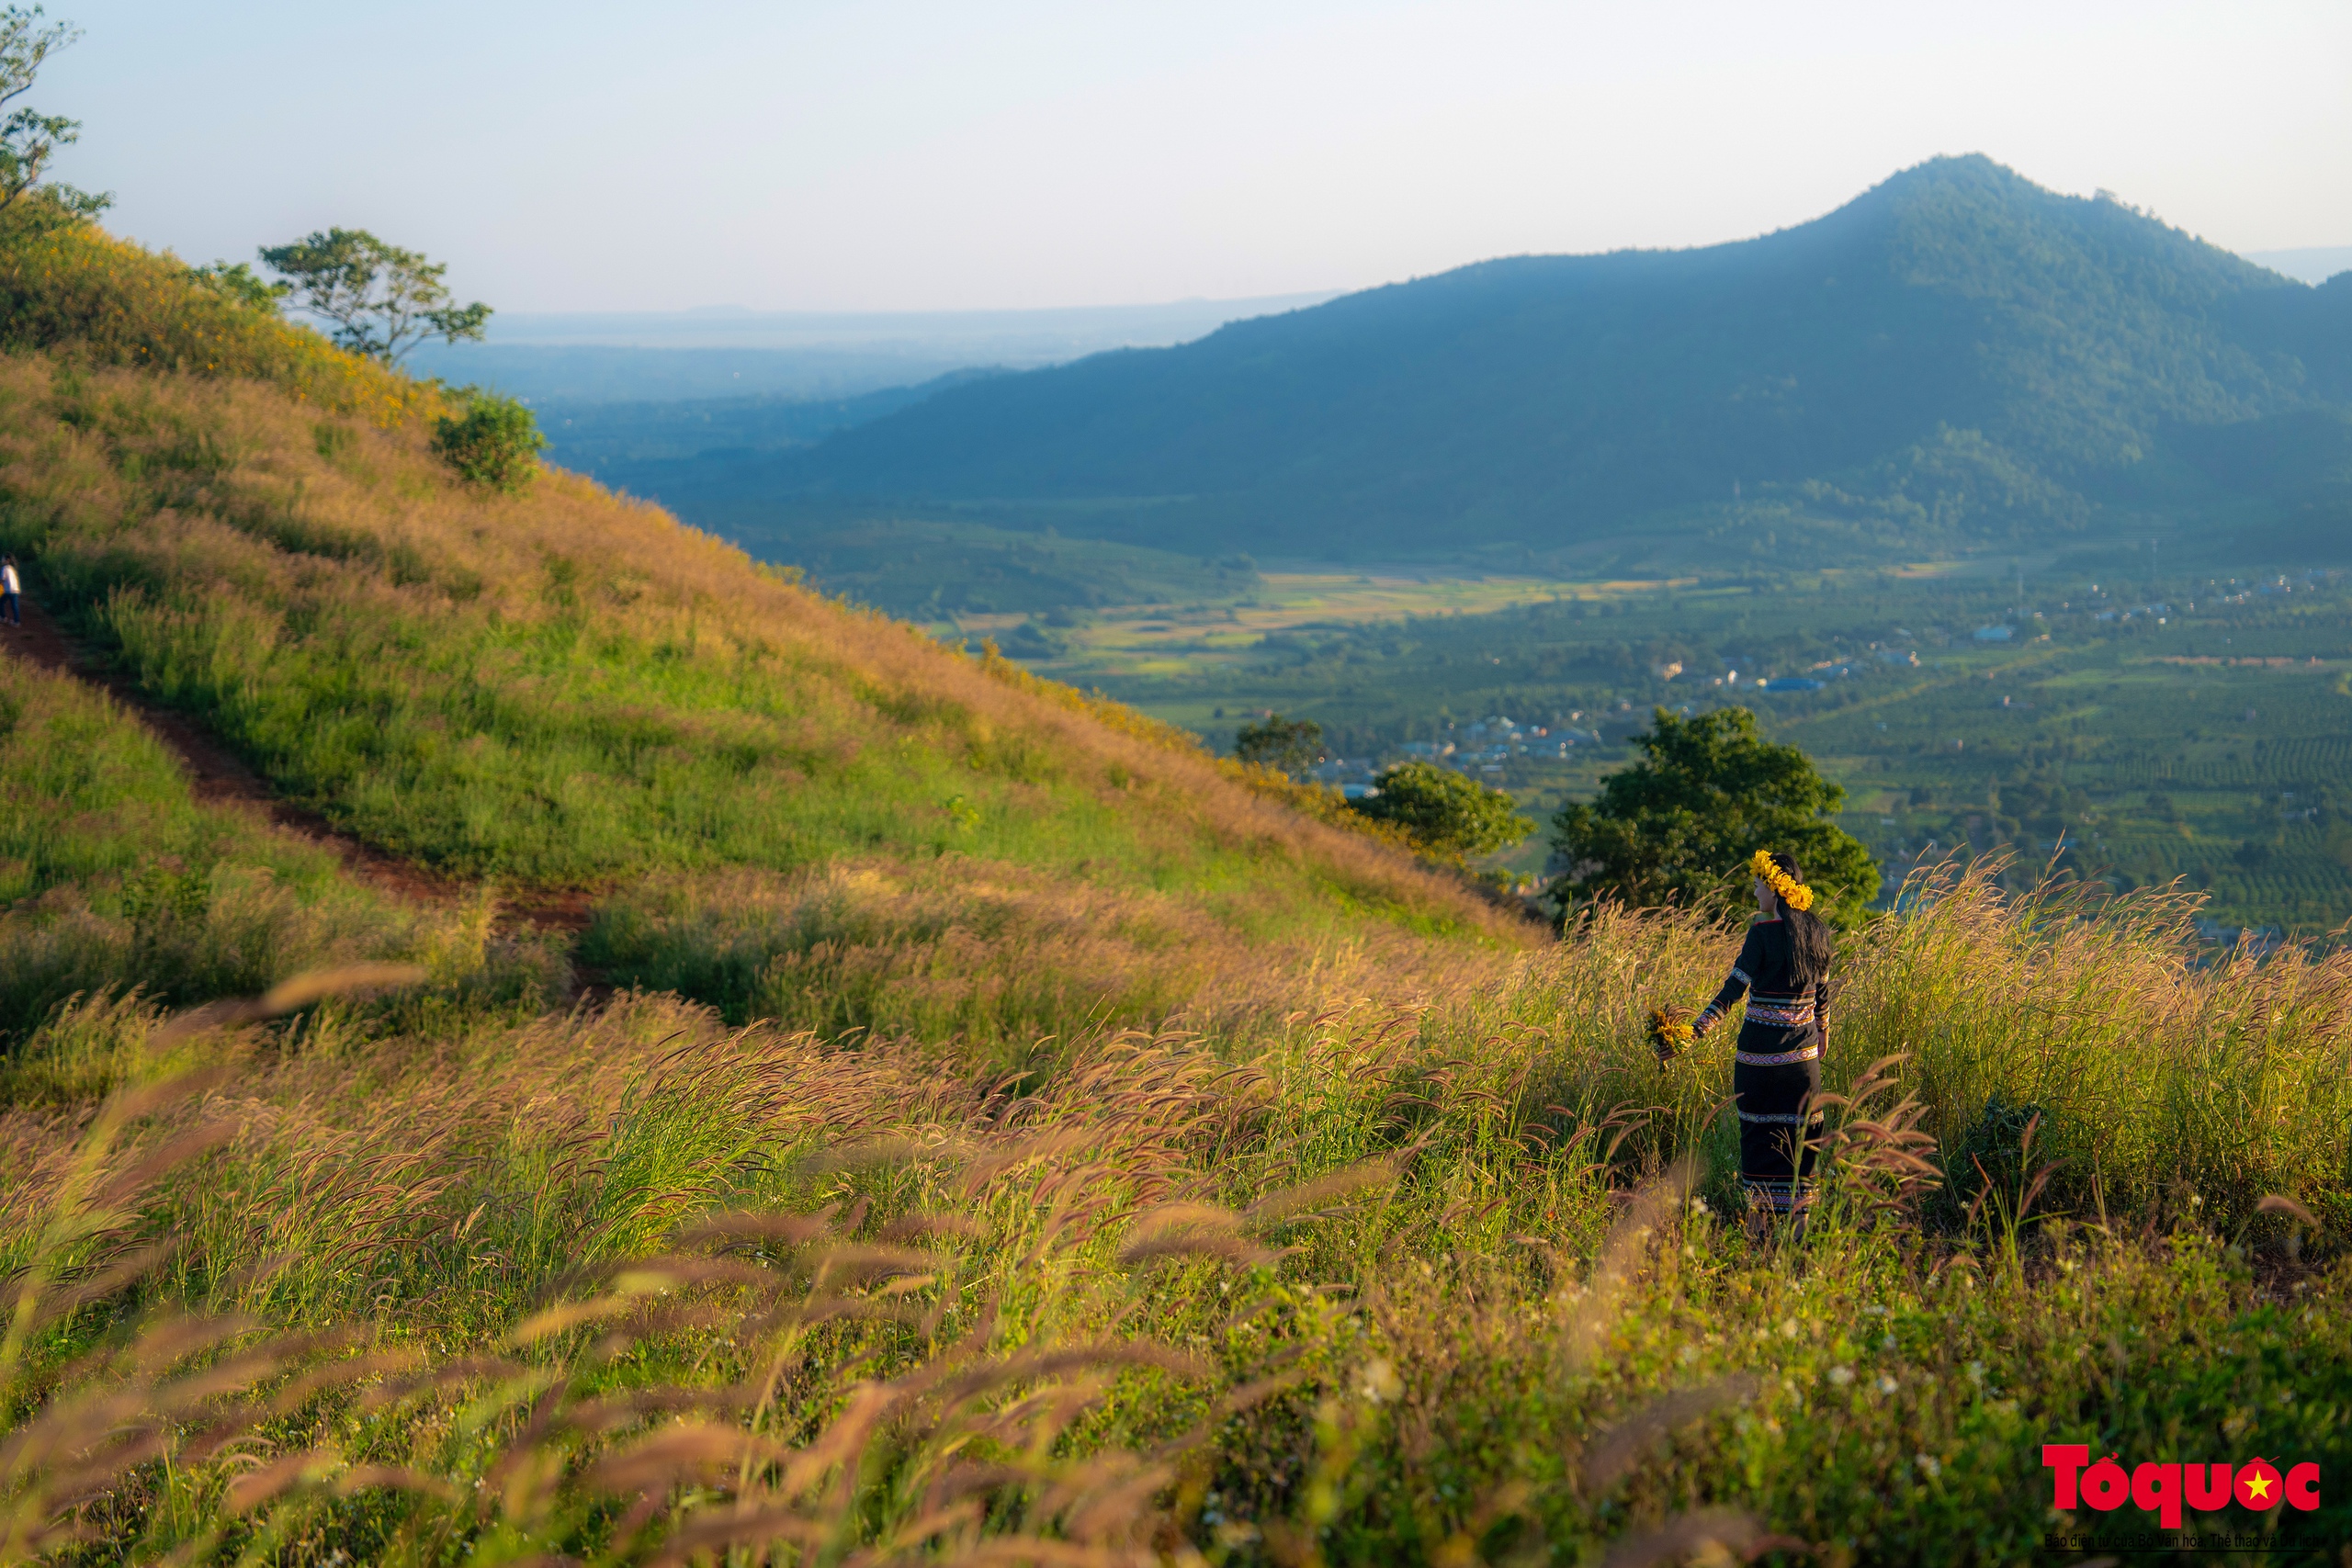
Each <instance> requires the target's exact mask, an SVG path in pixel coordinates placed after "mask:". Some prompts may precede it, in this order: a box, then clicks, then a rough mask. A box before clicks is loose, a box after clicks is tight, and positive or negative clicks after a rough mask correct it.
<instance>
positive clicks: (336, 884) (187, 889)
mask: <svg viewBox="0 0 2352 1568" xmlns="http://www.w3.org/2000/svg"><path fill="white" fill-rule="evenodd" d="M0 910H4V911H5V912H0V1039H6V1040H9V1041H12V1042H17V1043H21V1042H22V1041H23V1040H24V1039H25V1037H26V1036H27V1035H28V1034H29V1033H30V1032H32V1031H34V1030H35V1029H37V1028H38V1027H39V1026H40V1024H41V1023H42V1022H43V1021H45V1020H47V1019H48V1018H49V1017H50V1016H51V1013H52V1012H53V1011H54V1010H56V1009H57V1008H58V1007H59V1006H60V1005H61V1004H62V1003H63V1002H64V1001H65V1000H66V999H67V998H70V997H73V996H75V995H77V994H96V993H99V992H105V991H115V992H127V991H130V990H133V989H135V990H137V991H139V992H141V994H142V995H143V996H145V997H146V998H151V999H152V1000H153V1002H155V1003H157V1004H164V1005H171V1006H187V1005H191V1004H193V1003H196V1002H200V1001H204V1000H207V999H209V998H213V997H219V996H231V995H243V994H247V993H251V992H255V991H260V990H265V989H266V988H267V987H269V986H270V985H272V984H274V983H275V982H276V981H277V980H278V979H279V978H281V977H282V976H285V975H287V974H290V973H293V972H294V971H296V970H300V969H304V968H312V967H319V966H322V965H327V964H334V963H338V962H343V961H346V960H350V959H356V958H363V957H388V956H395V955H404V954H406V953H411V952H413V951H416V950H418V949H419V947H420V945H421V944H424V943H426V942H428V941H429V938H430V932H429V930H428V926H429V924H430V922H420V921H419V920H418V919H417V918H416V917H415V916H414V915H413V914H412V913H410V912H408V911H405V910H402V909H401V908H397V907H396V906H395V905H393V904H392V903H390V902H389V901H388V900H386V899H385V898H383V897H380V896H378V895H375V894H373V893H371V892H369V891H368V890H367V889H365V888H361V887H358V886H354V885H353V884H352V883H351V882H350V881H349V880H348V879H347V878H346V877H345V875H344V874H343V871H342V866H341V863H340V862H339V861H338V860H337V859H336V857H335V856H334V854H333V853H332V852H328V851H325V850H323V849H321V848H319V847H317V846H315V845H312V844H310V843H308V842H305V841H303V840H299V839H296V838H293V837H292V836H290V835H288V834H284V833H281V832H278V831H277V830H276V829H272V828H271V827H270V826H269V825H268V824H266V822H264V821H262V820H260V819H259V818H256V817H254V816H253V815H251V814H249V813H246V812H243V811H240V810H235V809H231V808H226V807H206V806H202V805H199V804H198V803H197V802H195V801H194V800H193V799H191V798H190V795H189V793H188V784H187V776H186V774H185V773H183V772H182V771H181V769H180V766H179V763H178V761H177V759H175V758H174V757H173V756H172V755H171V754H170V753H168V752H167V751H165V750H164V748H163V746H162V744H161V743H160V742H159V741H157V740H156V739H155V738H154V737H153V735H152V734H151V733H149V732H148V731H147V730H146V729H145V728H144V727H142V726H141V725H140V724H139V723H138V722H137V721H136V720H135V719H132V718H131V717H130V716H128V715H126V714H124V713H123V711H122V710H121V709H120V708H119V707H118V706H117V705H115V704H114V703H113V702H112V701H111V700H110V699H108V698H107V697H105V696H102V695H99V694H96V693H93V692H92V691H90V690H89V689H88V688H86V687H85V686H84V685H82V684H81V683H80V682H76V681H74V680H72V679H70V678H68V677H65V676H62V675H54V674H50V673H48V672H46V671H40V670H37V669H35V668H33V667H32V666H31V665H30V664H28V663H27V662H26V661H25V660H21V659H15V658H0Z"/></svg>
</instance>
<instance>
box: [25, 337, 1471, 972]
mask: <svg viewBox="0 0 2352 1568" xmlns="http://www.w3.org/2000/svg"><path fill="white" fill-rule="evenodd" d="M7 368H8V372H9V379H8V382H7V384H6V387H5V388H0V441H6V442H8V443H11V444H12V445H13V446H15V448H16V449H17V451H18V452H20V453H21V454H23V457H24V460H22V461H20V462H18V463H17V464H15V465H13V466H12V468H10V470H9V474H8V477H7V479H6V480H5V481H0V544H5V545H6V547H9V548H12V549H14V550H15V551H16V552H17V554H18V555H20V556H23V557H28V558H29V563H30V570H31V576H32V586H33V590H34V592H35V593H36V594H37V595H40V596H42V597H44V598H45V599H47V601H48V602H49V603H50V604H51V606H52V608H54V609H56V610H58V611H60V612H61V613H62V614H63V615H65V616H66V617H67V618H68V619H69V621H71V622H72V624H74V626H76V627H78V628H79V629H80V630H81V631H82V633H83V634H84V635H85V637H86V638H87V639H88V640H89V641H90V642H91V643H92V644H93V645H95V646H96V647H97V648H99V649H103V650H106V651H107V652H109V653H110V654H111V655H112V656H113V657H115V658H116V659H117V660H119V662H120V664H121V666H122V667H123V669H124V670H125V671H126V672H127V673H128V674H129V675H130V678H131V679H132V680H133V681H135V682H136V683H137V684H138V686H139V688H140V689H141V691H142V692H143V693H144V694H148V695H149V696H151V697H152V698H153V699H154V700H156V701H159V702H162V703H164V704H167V705H174V706H176V707H179V708H182V709H184V710H187V711H188V712H189V713H191V714H193V715H195V716H198V718H199V719H200V720H201V721H202V722H203V723H204V724H206V725H207V726H208V727H209V728H211V729H212V730H213V731H214V732H215V733H217V734H219V735H220V737H221V738H222V739H225V740H227V741H228V742H229V743H230V744H231V745H232V746H233V747H234V748H235V749H236V750H238V751H239V752H240V753H241V754H242V755H243V757H244V758H245V759H246V760H248V761H250V762H251V763H252V764H253V765H254V768H255V770H256V771H257V772H258V773H261V774H262V775H263V776H264V777H265V778H266V779H267V780H268V781H269V782H270V783H271V784H273V785H274V786H275V787H276V788H277V789H278V790H279V791H281V792H282V793H284V794H285V795H288V796H290V797H292V798H294V799H296V800H298V801H300V802H301V803H303V804H304V805H306V806H308V807H312V808H314V809H316V810H317V811H319V812H320V813H321V814H322V815H323V816H325V817H326V818H328V819H329V820H331V821H333V822H334V823H336V824H337V825H338V826H340V827H343V828H345V829H347V830H349V831H351V832H353V833H356V834H357V835H358V836H359V837H361V838H363V839H365V840H368V841H369V842H370V843H372V844H375V845H378V846H380V847H382V848H383V849H386V850H388V851H390V852H393V853H396V854H399V855H402V856H405V857H409V858H412V859H414V860H416V861H418V862H420V863H424V864H427V865H430V866H434V867H437V868H441V869H444V870H447V871H449V872H452V873H455V874H460V875H469V876H494V877H499V878H504V879H510V880H520V881H526V882H531V883H537V884H544V885H559V886H587V887H601V886H611V885H613V884H614V883H616V882H617V881H619V880H620V879H623V878H628V877H634V876H637V875H641V874H646V873H650V872H691V871H708V870H715V869H722V868H729V867H742V868H753V869H759V870H763V871H768V872H775V873H783V874H792V873H797V872H800V871H805V870H808V869H809V868H813V867H816V866H820V865H822V864H824V863H829V862H830V861H831V860H833V859H835V858H838V857H843V856H849V857H872V856H876V855H879V856H883V857H887V858H891V859H897V860H902V861H906V862H910V863H914V862H922V861H926V860H933V859H937V858H938V857H940V856H942V855H946V854H956V855H963V856H968V857H973V858H976V859H979V860H985V861H999V862H1005V863H1013V864H1017V865H1023V866H1030V867H1038V868H1046V869H1050V870H1052V871H1054V872H1057V873H1059V874H1068V875H1074V876H1077V877H1079V878H1080V879H1081V880H1088V881H1092V882H1095V883H1099V884H1103V885H1106V886H1143V887H1148V888H1152V889H1156V890H1159V891H1163V892H1182V893H1188V894H1191V895H1193V896H1195V897H1198V898H1199V899H1201V900H1204V901H1205V902H1206V903H1207V904H1209V905H1212V906H1215V907H1218V908H1229V909H1234V910H1249V909H1255V910H1259V911H1261V917H1262V918H1261V919H1260V923H1259V925H1258V926H1257V927H1256V928H1254V929H1258V930H1261V931H1272V930H1275V929H1282V930H1284V931H1290V932H1293V933H1296V934H1299V935H1301V936H1302V937H1304V938H1306V939H1308V940H1314V939H1317V937H1318V936H1319V935H1331V934H1335V933H1336V934H1342V935H1344V934H1346V933H1349V932H1351V931H1355V930H1356V929H1357V928H1359V927H1360V926H1361V925H1362V924H1363V921H1364V920H1365V919H1370V921H1371V922H1372V925H1373V926H1374V927H1375V928H1376V927H1381V926H1385V925H1391V924H1394V923H1397V922H1401V923H1402V924H1403V925H1404V926H1407V927H1412V926H1416V925H1419V924H1428V923H1431V922H1434V923H1435V924H1436V925H1438V926H1441V927H1444V926H1452V927H1455V928H1464V927H1466V928H1471V929H1478V928H1485V929H1488V930H1492V931H1497V932H1500V931H1502V929H1503V927H1502V924H1500V923H1498V921H1497V919H1496V917H1495V916H1494V915H1493V914H1492V913H1491V912H1490V911H1487V910H1486V909H1484V908H1482V907H1481V906H1480V905H1479V904H1478V902H1477V901H1476V899H1475V898H1474V897H1471V896H1469V895H1467V894H1466V893H1464V892H1463V891H1462V890H1461V889H1459V888H1458V887H1454V886H1449V885H1448V884H1446V883H1445V882H1443V881H1442V879H1436V878H1431V877H1429V876H1426V875H1423V874H1419V873H1418V872H1416V871H1414V870H1413V869H1412V868H1410V867H1409V866H1408V864H1406V863H1404V862H1403V861H1402V860H1400V859H1399V858H1398V857H1396V856H1394V855H1393V854H1389V853H1387V852H1383V851H1379V850H1375V849H1373V848H1371V847H1370V846H1369V845H1367V844H1365V843H1363V842H1362V841H1361V840H1355V839H1351V837H1350V836H1349V835H1346V834H1343V833H1334V832H1331V831H1329V830H1328V829H1320V828H1316V827H1314V826H1312V825H1309V824H1305V823H1301V822H1300V821H1299V820H1298V819H1297V818H1293V817H1290V816H1288V815H1286V814H1284V813H1281V812H1279V811H1276V810H1273V809H1272V808H1269V807H1264V806H1261V805H1260V804H1259V803H1258V801H1257V800H1256V798H1255V797H1253V796H1252V795H1250V793H1249V792H1248V791H1247V790H1245V789H1244V788H1242V787H1239V786H1238V785H1237V784H1236V783H1235V782H1234V781H1233V780H1232V779H1231V778H1229V777H1227V775H1225V774H1223V773H1219V772H1218V771H1217V770H1216V768H1215V767H1214V766H1212V765H1211V764H1210V763H1209V762H1208V761H1207V760H1206V759H1205V758H1203V757H1201V756H1199V755H1198V754H1197V753H1195V752H1193V750H1191V748H1190V747H1189V745H1188V743H1186V742H1185V741H1184V740H1183V739H1182V737H1181V736H1175V735H1172V734H1171V733H1169V732H1163V731H1160V730H1159V729H1157V728H1156V727H1152V726H1148V725H1144V724H1140V723H1138V724H1132V725H1129V726H1127V728H1126V731H1125V733H1117V732H1114V731H1113V730H1111V729H1106V728H1103V726H1102V725H1100V724H1095V723H1091V722H1088V721H1087V720H1086V718H1085V715H1088V714H1091V713H1098V712H1107V711H1108V710H1107V709H1104V708H1103V707H1102V706H1101V705H1093V706H1091V707H1090V706H1088V705H1085V704H1082V703H1081V704H1079V705H1077V706H1076V707H1074V708H1073V707H1069V706H1067V705H1063V704H1062V703H1061V702H1060V701H1059V699H1058V698H1056V697H1053V696H1052V694H1050V693H1044V694H1041V693H1040V692H1038V691H1035V690H1032V689H1031V688H1030V687H1029V686H1028V685H1025V684H1024V683H1023V682H1022V681H1021V680H1019V679H1016V678H1012V677H1011V676H1010V675H1009V674H1008V673H1007V672H1004V671H1001V670H1000V669H999V667H997V666H995V665H992V664H990V663H989V662H987V661H984V660H975V659H969V658H960V657H958V656H956V655H955V654H952V653H949V652H947V651H945V650H943V649H938V648H937V647H936V646H935V645H933V644H932V643H930V642H929V641H928V640H927V639H925V638H923V637H921V636H920V635H919V634H917V633H915V632H914V631H913V630H912V629H911V628H908V627H905V626H901V625H899V624H896V623H891V622H888V621H886V620H883V619H881V618H879V617H877V616H875V615H869V614H865V613H861V612H856V611H853V610H849V609H847V608H845V607H843V606H842V605H840V604H833V603H830V602H827V601H824V600H821V599H820V598H818V597H816V596H815V595H812V594H810V593H808V592H805V591H803V590H800V589H798V588H796V587H794V586H792V585H790V584H789V583H787V582H785V581H781V580H779V579H778V578H776V577H775V575H773V574H763V573H761V572H759V571H757V570H754V569H753V568H752V566H751V564H750V563H749V562H748V561H747V560H745V559H744V558H743V557H742V556H741V554H740V553H738V552H735V551H733V550H731V549H729V548H728V547H724V546H721V545H718V543H716V542H715V541H712V540H709V539H707V537H705V536H698V535H695V534H692V533H690V532H689V531H686V530H684V529H682V528H681V527H679V526H678V525H676V524H675V523H674V522H673V521H672V520H670V519H668V518H666V517H664V516H662V514H660V513H653V512H651V511H650V510H649V509H645V508H642V507H639V506H636V505H633V504H631V503H628V502H623V501H620V500H617V499H616V498H614V497H611V496H609V495H607V494H605V492H603V491H597V490H595V489H594V487H593V486H591V485H588V484H587V483H585V482H584V481H580V480H577V479H570V478H568V477H564V476H555V477H551V478H549V479H548V480H547V481H546V482H544V483H542V484H541V485H540V486H538V487H537V490H536V491H535V492H534V493H533V494H532V495H530V496H528V497H524V498H516V499H496V498H484V497H481V496H480V495H477V494H475V493H472V492H470V491H466V490H464V489H463V488H461V487H460V486H458V484H457V483H456V481H455V480H454V479H451V478H450V477H449V476H448V475H447V474H446V472H444V471H443V470H441V469H440V468H439V467H438V466H437V465H436V464H435V463H434V462H433V461H432V459H431V458H430V457H429V456H427V455H426V454H424V452H423V451H422V450H421V444H420V442H419V441H418V439H417V437H416V435H415V433H414V432H413V430H410V431H394V432H390V433H379V432H375V431H371V430H368V429H366V428H364V427H360V426H356V425H355V424H353V423H349V422H340V421H332V420H330V421H318V420H315V419H313V418H311V417H310V416H308V415H307V414H306V413H305V412H303V411H302V410H301V409H300V407H299V406H297V405H294V404H292V403H289V402H288V401H287V400H284V399H283V398H281V397H278V396H277V395H275V394H272V393H269V392H267V391H266V390H262V389H252V388H245V389H237V388H231V387H219V386H216V385H214V384H209V383H206V382H203V381H198V380H188V379H186V378H177V379H173V378H152V377H146V376H141V375H137V374H132V373H122V372H89V373H83V372H76V371H72V370H69V369H58V368H53V367H50V366H48V365H46V364H44V363H43V362H41V361H40V360H27V359H19V360H15V361H12V362H10V364H9V366H8V367H7ZM1236 895H1238V897H1236ZM1334 895H1336V896H1337V897H1336V898H1335V897H1333V896H1334Z"/></svg>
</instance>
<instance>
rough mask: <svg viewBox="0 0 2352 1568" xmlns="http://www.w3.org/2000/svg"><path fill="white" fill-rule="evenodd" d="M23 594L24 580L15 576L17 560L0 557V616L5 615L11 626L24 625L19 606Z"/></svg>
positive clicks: (12, 557) (22, 613) (22, 612)
mask: <svg viewBox="0 0 2352 1568" xmlns="http://www.w3.org/2000/svg"><path fill="white" fill-rule="evenodd" d="M24 592H25V584H24V580H23V579H22V578H20V577H18V576H17V558H16V557H14V556H0V615H6V617H7V618H8V624H9V625H10V626H23V625H24V624H25V615H24V611H23V609H22V608H21V605H20V600H21V597H22V595H23V593H24Z"/></svg>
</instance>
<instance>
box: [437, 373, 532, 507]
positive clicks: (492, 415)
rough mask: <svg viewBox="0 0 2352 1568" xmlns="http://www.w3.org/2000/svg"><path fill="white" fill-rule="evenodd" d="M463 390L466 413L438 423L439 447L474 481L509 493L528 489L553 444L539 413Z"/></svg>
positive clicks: (447, 416) (511, 401)
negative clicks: (543, 453) (543, 429)
mask: <svg viewBox="0 0 2352 1568" xmlns="http://www.w3.org/2000/svg"><path fill="white" fill-rule="evenodd" d="M458 397H459V398H461V399H462V402H461V403H460V404H459V408H460V410H461V411H462V412H458V413H456V414H446V413H445V414H443V415H442V416H441V417H440V418H438V419H436V420H435V421H434V422H433V450H434V451H435V453H437V454H438V455H439V456H440V457H441V458H442V459H443V460H444V461H446V462H447V464H448V465H449V466H450V467H451V468H455V469H457V470H458V474H459V475H461V476H462V477H463V478H464V479H466V480H467V481H468V482H469V483H472V484H480V485H488V486H489V487H490V488H491V489H492V490H502V491H507V492H508V493H509V494H513V493H514V492H515V491H521V490H524V489H525V488H526V487H527V486H528V485H529V484H530V482H531V479H532V477H533V476H534V475H536V474H537V472H538V471H539V453H540V452H541V451H542V450H543V449H545V447H546V446H547V444H548V438H547V437H546V436H544V435H542V434H539V422H538V420H537V417H535V416H534V415H533V414H532V412H531V411H530V410H529V409H527V408H526V407H524V406H523V404H521V403H519V402H517V401H516V400H515V399H513V398H502V397H500V396H498V395H497V394H496V393H493V392H478V391H474V390H472V389H467V390H465V391H462V392H460V393H459V394H458Z"/></svg>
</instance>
